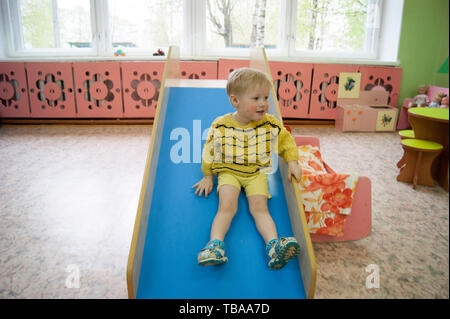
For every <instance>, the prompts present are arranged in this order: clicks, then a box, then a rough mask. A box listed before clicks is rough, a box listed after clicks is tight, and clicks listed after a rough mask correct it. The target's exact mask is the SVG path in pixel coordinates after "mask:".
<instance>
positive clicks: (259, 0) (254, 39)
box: [250, 0, 267, 48]
mask: <svg viewBox="0 0 450 319" xmlns="http://www.w3.org/2000/svg"><path fill="white" fill-rule="evenodd" d="M266 3H267V0H255V9H254V11H253V28H252V35H251V39H250V46H251V47H257V48H258V47H263V46H264V26H265V19H266Z"/></svg>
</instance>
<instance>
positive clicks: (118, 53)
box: [114, 49, 125, 56]
mask: <svg viewBox="0 0 450 319" xmlns="http://www.w3.org/2000/svg"><path fill="white" fill-rule="evenodd" d="M114 56H125V52H123V51H122V50H121V49H118V50H117V51H116V52H114Z"/></svg>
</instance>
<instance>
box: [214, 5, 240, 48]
mask: <svg viewBox="0 0 450 319" xmlns="http://www.w3.org/2000/svg"><path fill="white" fill-rule="evenodd" d="M212 1H213V0H207V1H206V3H207V5H208V14H209V20H210V21H211V23H212V24H213V26H214V28H215V32H216V33H217V34H218V35H220V36H222V37H223V39H224V41H225V47H227V48H229V47H231V46H232V45H233V25H232V24H231V13H232V11H233V8H234V6H235V5H236V3H237V1H233V0H214V2H215V4H216V7H217V9H218V10H219V12H220V14H221V16H222V17H220V16H218V15H216V14H215V12H214V10H213V9H212V8H211V2H212Z"/></svg>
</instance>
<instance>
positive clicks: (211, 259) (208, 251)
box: [197, 239, 228, 266]
mask: <svg viewBox="0 0 450 319" xmlns="http://www.w3.org/2000/svg"><path fill="white" fill-rule="evenodd" d="M197 260H198V263H199V264H200V265H202V266H210V265H218V264H223V263H224V262H226V261H227V260H228V258H227V257H225V243H224V242H223V241H221V240H219V239H213V240H210V241H209V242H208V243H207V244H206V246H205V248H203V249H202V250H200V252H199V253H198V257H197Z"/></svg>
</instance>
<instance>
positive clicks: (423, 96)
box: [408, 85, 430, 107]
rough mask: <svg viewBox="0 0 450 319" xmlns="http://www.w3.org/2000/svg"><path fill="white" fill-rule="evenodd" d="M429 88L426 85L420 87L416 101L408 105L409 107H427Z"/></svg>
mask: <svg viewBox="0 0 450 319" xmlns="http://www.w3.org/2000/svg"><path fill="white" fill-rule="evenodd" d="M427 92H428V86H426V85H421V86H419V88H418V89H417V93H419V94H417V95H416V96H415V97H414V99H413V100H412V102H410V103H409V104H408V107H416V106H417V107H421V106H427V105H428V103H429V101H430V100H429V99H428V95H427Z"/></svg>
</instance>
